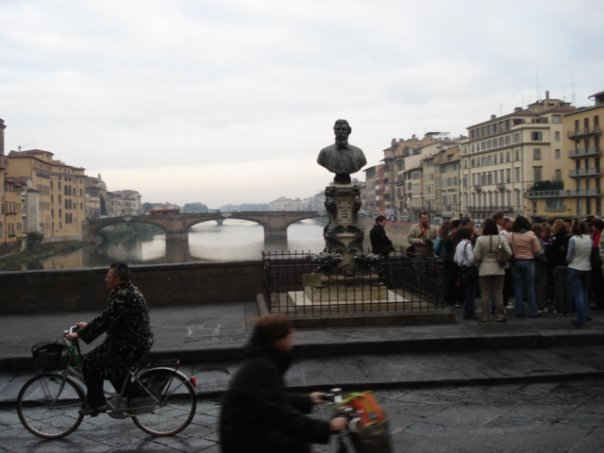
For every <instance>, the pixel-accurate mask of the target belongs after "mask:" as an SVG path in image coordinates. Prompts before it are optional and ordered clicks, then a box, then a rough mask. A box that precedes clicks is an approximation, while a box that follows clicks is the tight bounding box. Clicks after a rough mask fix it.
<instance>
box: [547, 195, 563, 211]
mask: <svg viewBox="0 0 604 453" xmlns="http://www.w3.org/2000/svg"><path fill="white" fill-rule="evenodd" d="M545 209H546V210H547V211H563V210H564V200H563V199H562V198H546V199H545Z"/></svg>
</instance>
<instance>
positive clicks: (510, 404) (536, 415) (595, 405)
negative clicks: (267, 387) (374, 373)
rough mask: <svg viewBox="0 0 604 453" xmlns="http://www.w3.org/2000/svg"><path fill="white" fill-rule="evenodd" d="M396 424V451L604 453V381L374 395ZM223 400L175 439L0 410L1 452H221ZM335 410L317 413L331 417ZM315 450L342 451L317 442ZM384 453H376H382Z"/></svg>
mask: <svg viewBox="0 0 604 453" xmlns="http://www.w3.org/2000/svg"><path fill="white" fill-rule="evenodd" d="M374 393H375V397H376V399H377V401H378V403H379V404H380V406H381V407H382V408H383V409H384V410H385V411H386V413H387V415H388V419H389V433H390V437H391V440H392V444H393V451H394V452H396V453H403V452H405V453H425V452H430V453H439V452H443V453H445V452H446V453H450V452H467V453H470V452H476V453H508V452H509V453H512V452H514V453H525V452H548V453H558V452H559V453H563V452H566V453H568V452H571V453H600V452H601V451H602V445H604V383H603V382H602V380H601V379H583V380H576V381H572V382H568V381H563V382H546V383H540V382H538V383H513V384H505V385H487V386H444V387H431V388H428V389H426V388H421V389H416V388H394V389H388V390H377V391H375V392H374ZM219 413H220V405H219V403H218V401H217V400H216V399H212V398H203V399H200V400H199V402H198V406H197V412H196V414H195V418H194V419H193V421H192V423H191V425H189V426H188V427H187V428H186V429H185V430H184V431H182V432H181V433H179V434H178V435H176V436H173V437H163V438H154V437H150V436H148V435H146V434H145V433H143V432H142V431H141V430H139V429H138V428H137V427H136V426H135V425H134V423H132V421H131V420H127V419H126V420H114V419H112V418H110V417H108V416H107V415H104V414H103V415H100V416H98V417H96V418H91V417H86V418H85V419H84V421H83V422H82V424H81V425H80V427H79V428H78V429H77V430H76V431H75V432H73V433H71V434H70V435H69V436H67V437H66V438H63V439H58V440H53V441H44V440H42V439H38V438H37V437H35V436H33V435H32V434H30V433H29V432H28V431H26V430H25V428H23V426H22V425H21V424H20V422H19V420H18V418H17V416H16V414H15V411H14V409H13V408H3V407H0V452H2V453H4V452H7V453H16V452H30V453H118V452H119V453H126V452H131V453H135V452H136V453H140V452H146V453H166V452H172V453H199V452H203V453H219V452H220V447H219V444H218V436H217V430H218V415H219ZM330 414H331V410H330V409H329V408H325V407H321V408H317V409H316V410H315V416H318V417H320V418H323V419H327V418H328V417H329V416H330ZM313 451H314V452H315V453H334V452H336V451H337V449H336V446H335V439H332V443H331V444H330V445H315V446H314V448H313ZM376 453H377V452H376Z"/></svg>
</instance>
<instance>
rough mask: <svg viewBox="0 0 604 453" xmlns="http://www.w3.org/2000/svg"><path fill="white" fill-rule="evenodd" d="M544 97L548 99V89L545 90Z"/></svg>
mask: <svg viewBox="0 0 604 453" xmlns="http://www.w3.org/2000/svg"><path fill="white" fill-rule="evenodd" d="M545 99H549V90H546V91H545Z"/></svg>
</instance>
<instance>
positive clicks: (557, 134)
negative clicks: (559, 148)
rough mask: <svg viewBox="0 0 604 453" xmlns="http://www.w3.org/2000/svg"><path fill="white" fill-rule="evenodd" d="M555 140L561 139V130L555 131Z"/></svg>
mask: <svg viewBox="0 0 604 453" xmlns="http://www.w3.org/2000/svg"><path fill="white" fill-rule="evenodd" d="M554 140H555V141H557V142H559V141H560V131H554Z"/></svg>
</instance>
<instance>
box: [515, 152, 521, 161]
mask: <svg viewBox="0 0 604 453" xmlns="http://www.w3.org/2000/svg"><path fill="white" fill-rule="evenodd" d="M514 160H520V150H519V149H515V150H514Z"/></svg>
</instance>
